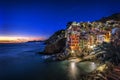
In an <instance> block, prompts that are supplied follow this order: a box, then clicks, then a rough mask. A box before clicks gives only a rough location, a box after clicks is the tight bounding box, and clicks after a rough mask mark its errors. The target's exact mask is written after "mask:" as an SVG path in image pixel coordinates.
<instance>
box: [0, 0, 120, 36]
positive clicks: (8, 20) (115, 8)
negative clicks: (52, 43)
mask: <svg viewBox="0 0 120 80" xmlns="http://www.w3.org/2000/svg"><path fill="white" fill-rule="evenodd" d="M118 12H120V0H3V1H2V0H0V36H34V37H46V38H48V37H49V36H50V35H52V34H53V33H54V32H55V31H57V30H59V29H64V28H65V27H66V23H67V22H69V21H78V22H80V21H94V20H98V19H100V18H101V17H104V16H108V15H111V14H113V13H118Z"/></svg>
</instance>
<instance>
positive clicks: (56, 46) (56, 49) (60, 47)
mask: <svg viewBox="0 0 120 80" xmlns="http://www.w3.org/2000/svg"><path fill="white" fill-rule="evenodd" d="M65 42H66V39H65V38H63V39H60V40H58V41H56V42H53V43H52V44H47V46H46V47H45V50H44V53H47V54H54V53H60V52H62V51H64V47H65Z"/></svg>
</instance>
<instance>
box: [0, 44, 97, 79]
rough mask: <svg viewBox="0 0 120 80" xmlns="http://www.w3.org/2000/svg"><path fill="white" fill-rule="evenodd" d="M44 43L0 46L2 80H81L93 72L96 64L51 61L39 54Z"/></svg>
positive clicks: (0, 75) (46, 56) (0, 73)
mask: <svg viewBox="0 0 120 80" xmlns="http://www.w3.org/2000/svg"><path fill="white" fill-rule="evenodd" d="M45 46H46V45H45V44H44V42H28V43H14V44H0V80H80V79H81V78H80V75H81V74H82V75H83V74H84V75H86V74H87V73H89V72H91V71H93V70H94V69H95V68H96V65H95V64H94V62H85V63H76V62H74V61H69V60H64V61H51V60H49V58H50V57H51V56H50V55H43V54H38V52H41V51H43V50H44V48H45Z"/></svg>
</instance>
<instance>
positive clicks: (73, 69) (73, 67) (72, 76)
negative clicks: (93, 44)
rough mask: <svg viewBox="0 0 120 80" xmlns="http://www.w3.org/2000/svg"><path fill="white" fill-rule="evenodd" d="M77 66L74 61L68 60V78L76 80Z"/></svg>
mask: <svg viewBox="0 0 120 80" xmlns="http://www.w3.org/2000/svg"><path fill="white" fill-rule="evenodd" d="M78 74H79V73H78V67H77V66H76V62H70V66H69V74H68V75H69V78H70V80H76V79H77V76H78Z"/></svg>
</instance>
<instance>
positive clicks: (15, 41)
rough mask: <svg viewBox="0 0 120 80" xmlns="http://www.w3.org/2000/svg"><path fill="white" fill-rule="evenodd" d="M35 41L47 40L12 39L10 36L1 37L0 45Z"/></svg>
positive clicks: (32, 38)
mask: <svg viewBox="0 0 120 80" xmlns="http://www.w3.org/2000/svg"><path fill="white" fill-rule="evenodd" d="M33 40H45V38H42V37H10V36H0V43H21V42H27V41H33Z"/></svg>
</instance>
